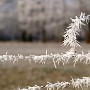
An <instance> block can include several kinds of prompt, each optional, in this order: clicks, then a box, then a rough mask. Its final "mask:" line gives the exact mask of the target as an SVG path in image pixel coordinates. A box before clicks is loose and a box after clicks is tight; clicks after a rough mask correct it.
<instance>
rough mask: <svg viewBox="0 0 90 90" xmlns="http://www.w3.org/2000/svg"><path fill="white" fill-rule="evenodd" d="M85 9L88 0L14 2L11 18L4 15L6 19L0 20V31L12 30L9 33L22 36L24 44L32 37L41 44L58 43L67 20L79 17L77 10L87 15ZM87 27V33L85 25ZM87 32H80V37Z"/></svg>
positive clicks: (88, 2)
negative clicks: (49, 41)
mask: <svg viewBox="0 0 90 90" xmlns="http://www.w3.org/2000/svg"><path fill="white" fill-rule="evenodd" d="M4 1H8V0H4ZM9 1H12V0H9ZM0 3H1V2H0ZM89 8H90V1H89V0H17V3H16V8H15V9H14V10H15V13H14V14H12V15H11V16H9V14H8V15H4V16H5V17H7V19H2V18H0V22H1V25H0V29H3V27H4V26H7V27H9V26H10V27H12V28H11V29H16V30H13V31H14V33H15V34H17V32H18V33H19V37H23V40H24V41H26V40H27V39H28V40H30V41H32V39H33V37H34V39H35V40H41V41H44V42H45V41H47V40H56V41H62V39H63V38H62V34H63V30H65V29H66V27H67V25H68V24H69V22H70V19H69V18H70V17H73V16H75V15H79V13H81V11H82V12H85V13H86V14H89V13H90V11H89ZM14 10H13V11H14ZM0 16H1V14H0ZM2 16H3V15H2ZM8 17H10V18H8ZM3 21H4V23H2V22H3ZM5 23H6V24H5ZM7 23H10V24H7ZM15 23H16V24H15ZM12 24H13V25H12ZM87 28H88V30H87V32H88V31H89V28H90V27H89V25H88V27H87ZM85 29H86V28H85ZM84 31H85V30H84ZM87 32H86V31H85V32H82V33H81V34H82V36H83V37H85V35H83V33H84V34H85V33H87ZM88 36H90V35H88ZM85 38H86V37H85ZM88 38H89V37H87V40H89V39H88Z"/></svg>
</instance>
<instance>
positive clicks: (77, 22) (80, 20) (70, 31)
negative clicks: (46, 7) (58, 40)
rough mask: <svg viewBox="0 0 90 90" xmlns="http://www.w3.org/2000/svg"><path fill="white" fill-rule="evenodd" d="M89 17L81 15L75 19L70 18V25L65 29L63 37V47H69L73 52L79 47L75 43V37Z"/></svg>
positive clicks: (77, 43) (76, 42)
mask: <svg viewBox="0 0 90 90" xmlns="http://www.w3.org/2000/svg"><path fill="white" fill-rule="evenodd" d="M89 17H90V15H87V16H85V13H81V15H80V16H79V17H77V16H76V17H75V19H72V18H71V21H72V23H71V24H70V25H69V27H67V29H66V32H65V34H64V35H63V37H64V41H63V45H64V46H68V45H69V46H70V47H71V49H70V50H73V51H74V52H75V48H76V47H80V44H79V42H78V41H77V38H76V37H77V35H79V32H81V27H82V25H85V22H86V23H88V21H89Z"/></svg>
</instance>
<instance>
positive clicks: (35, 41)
mask: <svg viewBox="0 0 90 90" xmlns="http://www.w3.org/2000/svg"><path fill="white" fill-rule="evenodd" d="M81 12H85V13H86V14H90V0H0V55H3V54H5V53H6V52H8V54H13V55H14V54H15V55H17V54H22V55H29V54H35V55H41V54H45V51H46V49H47V50H48V53H57V52H59V53H61V52H62V53H64V52H66V51H67V50H68V49H69V48H66V47H63V46H62V41H63V33H64V31H65V29H66V27H67V26H68V25H69V24H70V23H71V21H70V18H74V17H75V16H76V15H77V16H78V15H80V13H81ZM77 40H78V41H80V42H81V46H82V48H78V49H77V52H78V53H81V50H82V49H83V50H84V52H85V53H87V52H88V50H89V49H90V44H89V43H90V22H89V23H88V25H87V26H85V27H83V28H82V32H80V36H78V37H77ZM89 69H90V65H87V66H86V65H83V64H80V63H79V64H77V65H76V67H74V66H73V65H72V64H69V65H65V66H63V65H62V64H60V65H59V66H58V68H57V69H55V68H54V66H53V63H52V62H48V63H47V64H46V65H41V64H35V63H32V64H30V63H28V62H25V61H21V62H16V63H15V64H13V63H10V62H5V63H3V62H0V90H14V89H15V88H17V87H20V88H24V87H27V86H34V85H35V84H37V85H45V84H46V82H47V81H50V82H52V83H55V82H57V81H64V80H65V81H68V80H71V77H73V78H81V77H83V76H90V70H89ZM67 90H72V89H71V88H67ZM85 90H86V89H85Z"/></svg>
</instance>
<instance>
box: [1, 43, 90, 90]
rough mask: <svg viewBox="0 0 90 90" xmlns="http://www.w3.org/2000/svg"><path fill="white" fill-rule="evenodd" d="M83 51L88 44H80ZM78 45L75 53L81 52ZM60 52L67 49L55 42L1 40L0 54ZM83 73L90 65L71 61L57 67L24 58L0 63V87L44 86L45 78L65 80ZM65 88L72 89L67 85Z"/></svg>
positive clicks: (86, 73) (8, 89) (3, 89)
mask: <svg viewBox="0 0 90 90" xmlns="http://www.w3.org/2000/svg"><path fill="white" fill-rule="evenodd" d="M82 48H83V50H84V52H85V53H86V52H88V50H89V49H90V45H88V44H82ZM82 48H78V49H77V52H78V53H79V52H81V50H82ZM46 49H47V50H48V53H50V52H52V53H57V52H59V53H61V52H63V53H64V52H65V51H67V50H68V48H65V47H63V46H61V44H59V43H45V44H43V43H18V42H16V43H15V42H9V43H8V42H6V43H5V42H4V43H3V42H1V43H0V54H1V55H2V54H5V52H6V51H7V52H8V54H15V55H17V54H18V53H21V54H23V55H29V54H36V55H37V54H38V55H40V54H45V50H46ZM83 76H90V65H87V66H86V65H84V64H80V63H79V64H77V65H76V67H74V66H73V65H72V64H68V65H65V66H63V65H62V64H60V65H59V66H58V68H57V69H55V68H54V66H53V64H52V63H51V62H49V63H48V64H46V65H41V64H35V63H29V62H25V61H21V62H16V63H14V64H13V63H10V62H5V63H3V62H0V90H14V89H16V88H17V87H20V88H24V87H27V86H34V85H35V84H37V85H45V84H46V83H47V81H49V82H52V83H55V82H57V81H69V80H71V77H73V78H82V77H83ZM66 90H72V89H71V88H67V89H66Z"/></svg>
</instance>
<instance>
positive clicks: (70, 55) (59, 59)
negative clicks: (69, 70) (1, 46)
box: [0, 51, 90, 68]
mask: <svg viewBox="0 0 90 90" xmlns="http://www.w3.org/2000/svg"><path fill="white" fill-rule="evenodd" d="M22 60H25V61H29V62H30V63H31V62H32V61H34V62H35V63H40V64H45V62H46V61H53V64H54V67H55V68H57V65H59V64H60V63H62V64H63V65H66V64H68V63H70V62H71V63H72V64H74V66H75V65H76V63H78V62H80V63H83V64H86V65H88V64H90V52H88V53H87V54H84V52H83V51H82V53H81V54H77V53H74V52H73V51H68V52H66V53H65V54H59V53H56V54H52V53H50V54H48V53H47V51H46V54H45V55H40V56H39V55H29V56H23V55H22V54H18V55H9V54H8V53H7V52H6V54H5V55H0V61H1V62H7V61H9V62H13V63H15V62H18V61H22Z"/></svg>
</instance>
